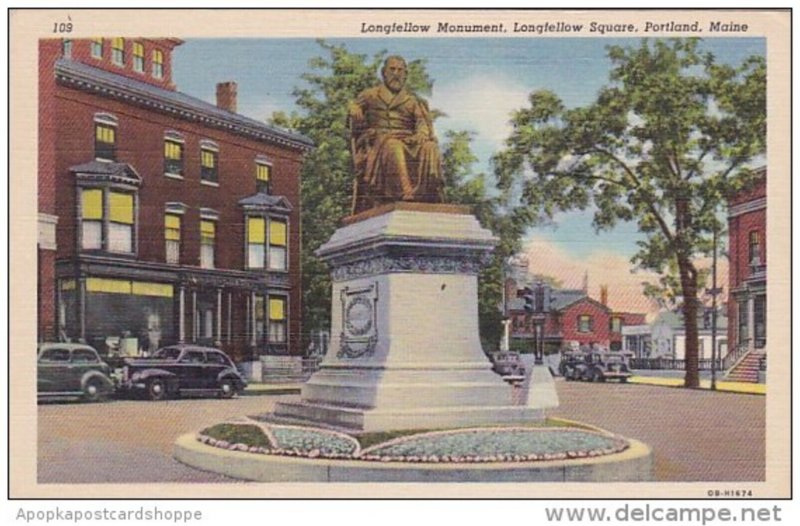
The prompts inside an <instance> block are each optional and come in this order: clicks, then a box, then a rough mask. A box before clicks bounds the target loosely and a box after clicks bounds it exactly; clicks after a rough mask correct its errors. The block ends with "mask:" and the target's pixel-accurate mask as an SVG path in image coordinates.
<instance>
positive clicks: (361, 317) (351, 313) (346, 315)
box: [336, 283, 378, 359]
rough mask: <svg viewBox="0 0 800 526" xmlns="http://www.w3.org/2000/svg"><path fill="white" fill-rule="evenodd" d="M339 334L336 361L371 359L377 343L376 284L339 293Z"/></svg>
mask: <svg viewBox="0 0 800 526" xmlns="http://www.w3.org/2000/svg"><path fill="white" fill-rule="evenodd" d="M340 296H341V301H342V333H341V338H340V340H341V346H340V347H339V351H338V352H337V353H336V356H337V357H338V358H351V359H355V358H362V357H368V356H372V354H373V353H374V352H375V345H376V344H377V343H378V314H377V311H378V309H377V303H378V284H377V283H372V284H370V285H367V286H363V287H357V288H353V287H345V288H343V289H342V291H341V294H340Z"/></svg>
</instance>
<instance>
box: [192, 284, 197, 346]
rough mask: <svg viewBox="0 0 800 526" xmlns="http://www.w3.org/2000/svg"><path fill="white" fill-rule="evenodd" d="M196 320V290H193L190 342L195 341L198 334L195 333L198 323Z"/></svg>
mask: <svg viewBox="0 0 800 526" xmlns="http://www.w3.org/2000/svg"><path fill="white" fill-rule="evenodd" d="M197 321H198V320H197V291H196V290H193V291H192V342H194V343H196V342H197V334H198V333H197V329H199V327H198V325H199V324H198V323H197Z"/></svg>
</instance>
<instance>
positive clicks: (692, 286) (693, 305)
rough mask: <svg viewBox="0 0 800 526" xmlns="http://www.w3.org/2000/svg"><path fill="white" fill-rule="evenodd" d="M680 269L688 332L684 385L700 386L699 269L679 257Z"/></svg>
mask: <svg viewBox="0 0 800 526" xmlns="http://www.w3.org/2000/svg"><path fill="white" fill-rule="evenodd" d="M678 269H679V272H680V276H681V289H682V292H683V323H684V330H685V332H686V349H685V358H686V377H685V379H684V384H683V385H684V387H689V388H692V389H696V388H698V387H700V371H699V369H700V368H699V358H700V356H699V353H698V345H697V343H698V341H697V307H698V301H697V271H696V270H695V268H694V265H692V262H691V261H690V260H689V259H687V258H682V257H678Z"/></svg>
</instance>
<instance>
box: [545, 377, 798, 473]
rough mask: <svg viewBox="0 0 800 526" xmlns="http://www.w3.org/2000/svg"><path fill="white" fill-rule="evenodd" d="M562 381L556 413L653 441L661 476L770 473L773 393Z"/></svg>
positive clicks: (645, 440) (651, 443) (651, 442)
mask: <svg viewBox="0 0 800 526" xmlns="http://www.w3.org/2000/svg"><path fill="white" fill-rule="evenodd" d="M556 385H557V386H558V394H559V402H560V404H561V405H560V406H559V407H558V408H557V409H555V410H552V411H550V412H549V413H548V414H550V415H552V416H560V417H563V418H569V419H572V420H579V421H581V422H586V423H588V424H593V425H596V426H599V427H602V428H604V429H607V430H609V431H613V432H615V433H619V434H621V435H624V436H627V437H630V438H635V439H637V440H641V441H642V442H644V443H646V444H649V445H650V446H652V447H653V449H654V451H655V471H656V473H655V475H656V479H657V480H680V481H722V480H727V481H745V480H747V481H754V480H764V469H765V463H764V458H765V450H764V441H765V415H766V406H765V403H766V397H765V396H758V395H748V394H733V393H715V392H711V391H697V390H686V389H676V388H670V387H659V386H650V385H631V384H618V383H614V384H611V383H606V384H591V383H584V382H565V381H563V380H558V381H557V382H556ZM787 433H788V430H787Z"/></svg>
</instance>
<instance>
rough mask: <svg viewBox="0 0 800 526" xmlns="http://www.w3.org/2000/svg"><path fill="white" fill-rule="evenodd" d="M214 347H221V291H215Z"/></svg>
mask: <svg viewBox="0 0 800 526" xmlns="http://www.w3.org/2000/svg"><path fill="white" fill-rule="evenodd" d="M214 345H216V346H217V347H219V346H221V345H222V289H217V338H216V340H215V341H214Z"/></svg>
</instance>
